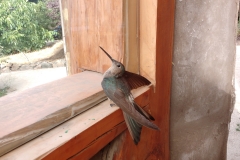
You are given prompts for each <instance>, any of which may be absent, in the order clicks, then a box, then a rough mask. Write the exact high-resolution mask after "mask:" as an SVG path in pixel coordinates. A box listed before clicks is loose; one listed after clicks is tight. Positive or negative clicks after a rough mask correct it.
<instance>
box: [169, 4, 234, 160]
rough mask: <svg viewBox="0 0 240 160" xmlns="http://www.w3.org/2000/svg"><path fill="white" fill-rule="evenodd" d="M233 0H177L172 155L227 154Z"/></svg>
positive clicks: (216, 159)
mask: <svg viewBox="0 0 240 160" xmlns="http://www.w3.org/2000/svg"><path fill="white" fill-rule="evenodd" d="M237 8H238V0H229V1H226V0H218V1H216V0H201V1H199V0H177V1H176V10H175V35H174V53H173V70H172V74H173V75H172V89H171V116H170V154H171V159H172V160H186V159H199V160H200V159H203V160H205V159H208V160H221V159H226V146H227V137H228V130H229V128H228V126H229V121H230V116H231V113H232V108H233V104H234V87H233V75H234V62H235V52H236V51H235V49H236V48H235V44H236V43H235V40H236V20H237V15H238V13H237Z"/></svg>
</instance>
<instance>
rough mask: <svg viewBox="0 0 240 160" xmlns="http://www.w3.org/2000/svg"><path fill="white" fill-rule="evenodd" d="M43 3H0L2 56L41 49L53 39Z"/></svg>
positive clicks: (7, 0) (24, 0)
mask: <svg viewBox="0 0 240 160" xmlns="http://www.w3.org/2000/svg"><path fill="white" fill-rule="evenodd" d="M48 12H49V10H48V9H47V8H46V5H45V4H44V2H43V1H39V3H37V4H36V3H31V2H27V0H2V1H0V48H1V50H2V51H1V52H2V53H3V54H9V53H14V52H28V51H32V50H37V49H41V48H42V47H43V46H44V45H45V43H46V41H49V40H52V39H53V34H54V32H52V31H49V30H48V26H49V25H50V24H51V20H50V19H49V18H47V14H48Z"/></svg>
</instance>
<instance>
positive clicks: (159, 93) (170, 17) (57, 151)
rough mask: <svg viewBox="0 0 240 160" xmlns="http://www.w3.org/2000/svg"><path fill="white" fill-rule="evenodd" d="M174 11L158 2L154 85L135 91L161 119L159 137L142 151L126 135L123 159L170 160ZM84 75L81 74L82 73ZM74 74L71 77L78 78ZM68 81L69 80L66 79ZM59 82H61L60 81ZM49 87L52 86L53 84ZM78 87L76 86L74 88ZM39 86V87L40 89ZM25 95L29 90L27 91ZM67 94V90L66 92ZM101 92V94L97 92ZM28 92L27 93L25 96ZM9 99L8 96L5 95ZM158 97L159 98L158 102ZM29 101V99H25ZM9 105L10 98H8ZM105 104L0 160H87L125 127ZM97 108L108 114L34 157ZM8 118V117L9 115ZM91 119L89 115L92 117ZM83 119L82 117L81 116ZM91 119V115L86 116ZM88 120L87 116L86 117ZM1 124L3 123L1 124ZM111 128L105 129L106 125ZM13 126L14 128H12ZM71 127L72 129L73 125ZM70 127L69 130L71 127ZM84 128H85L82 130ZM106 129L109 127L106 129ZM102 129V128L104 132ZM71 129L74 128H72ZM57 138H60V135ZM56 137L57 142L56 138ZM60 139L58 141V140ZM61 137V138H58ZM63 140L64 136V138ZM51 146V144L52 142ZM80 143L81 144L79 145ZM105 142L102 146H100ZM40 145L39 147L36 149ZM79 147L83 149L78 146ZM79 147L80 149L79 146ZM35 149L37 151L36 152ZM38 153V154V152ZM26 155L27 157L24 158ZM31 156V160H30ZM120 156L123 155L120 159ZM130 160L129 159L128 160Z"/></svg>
mask: <svg viewBox="0 0 240 160" xmlns="http://www.w3.org/2000/svg"><path fill="white" fill-rule="evenodd" d="M174 10H175V1H174V0H170V1H169V0H158V4H157V33H156V35H157V36H156V38H157V40H156V84H155V86H154V89H152V88H151V89H150V90H148V89H146V88H145V89H143V90H142V89H140V90H141V91H137V93H138V94H139V95H135V96H136V99H137V102H138V103H140V104H141V103H142V104H141V105H143V106H144V105H146V104H148V102H149V98H148V97H150V106H153V107H152V108H151V111H152V112H154V113H157V114H161V116H157V117H156V123H157V124H158V125H159V126H160V128H161V132H160V133H153V132H151V133H150V134H151V137H152V138H154V139H155V140H154V141H155V142H151V143H150V144H151V145H150V147H148V148H147V149H146V146H143V145H140V146H138V147H137V149H136V147H135V148H133V146H134V144H130V143H131V142H132V141H131V140H130V136H129V135H128V136H127V137H126V138H125V142H124V144H122V147H120V148H119V150H121V152H122V153H124V156H129V154H132V155H137V154H139V153H140V152H141V154H144V155H146V154H147V152H148V150H152V152H151V153H149V156H148V158H150V159H151V158H153V159H154V158H156V157H157V158H159V157H160V159H170V156H169V113H170V89H171V68H172V51H173V31H174ZM83 73H84V72H83ZM81 74H82V73H80V74H77V75H74V76H78V75H81ZM67 79H69V77H67ZM60 82H61V80H60ZM52 84H55V82H53V83H52ZM75 85H79V84H75ZM41 87H42V86H40V88H41ZM28 91H29V90H28ZM68 91H70V89H69V90H68ZM100 92H101V91H100ZM30 93H32V92H29V94H30ZM9 96H10V95H9ZM160 97H161V98H160ZM28 98H29V97H28ZM9 101H11V96H10V97H9ZM106 107H109V106H108V102H107V101H105V102H102V103H100V104H98V105H97V106H96V107H94V108H91V109H89V110H88V111H86V112H84V113H82V114H81V115H80V116H76V117H74V118H72V117H70V118H71V119H70V120H67V121H65V122H64V123H63V124H60V125H58V126H55V128H54V129H51V130H49V131H47V132H46V133H44V134H43V135H41V136H39V137H37V138H35V139H33V140H31V141H29V142H28V143H26V144H24V145H22V146H20V147H18V148H17V149H15V150H13V151H11V152H9V153H7V154H5V155H4V156H2V157H0V158H3V159H4V158H6V159H7V158H9V157H10V158H12V157H13V158H14V159H24V158H25V159H53V158H59V159H65V158H69V159H77V158H78V157H80V156H81V157H85V158H90V157H91V156H93V155H94V154H95V153H97V152H98V151H99V150H100V149H101V148H103V147H104V146H105V145H106V144H107V143H108V142H110V141H111V140H113V139H114V138H115V137H116V136H118V135H119V134H120V133H121V132H123V131H124V130H125V129H126V125H125V123H124V122H123V116H122V114H121V111H120V110H119V109H117V108H110V110H109V108H107V109H106ZM97 108H101V109H106V111H108V112H104V113H106V115H102V116H103V117H102V118H100V117H99V119H98V120H96V119H95V118H93V119H95V120H93V119H92V120H91V118H88V119H86V120H85V121H83V124H82V125H83V129H82V130H81V131H79V132H77V134H76V135H74V136H72V137H68V139H66V141H64V142H62V143H61V144H58V145H57V146H55V147H53V149H49V150H47V151H45V152H44V153H42V154H38V155H37V154H36V153H39V151H41V147H43V148H44V146H45V147H46V146H49V142H51V141H47V140H46V139H48V138H49V140H50V139H52V140H55V141H57V139H60V138H63V135H64V137H65V136H66V135H68V133H70V132H71V130H65V129H66V128H64V127H65V126H68V125H69V126H70V124H71V123H73V124H75V125H76V124H78V123H74V122H76V121H77V122H78V121H79V119H80V118H81V116H83V115H84V114H88V113H95V111H96V109H97ZM9 114H10V113H9ZM92 115H93V114H92ZM85 116H86V115H85ZM90 116H91V115H90ZM86 117H88V116H86ZM89 121H91V123H90V125H89V126H88V127H86V125H84V123H88V122H89ZM1 123H4V122H3V121H1ZM108 123H109V124H111V125H106V124H108ZM13 125H14V124H13ZM73 126H74V125H73ZM73 126H72V127H73ZM84 126H85V128H84ZM108 126H109V127H108ZM104 127H105V128H104ZM73 128H74V127H73ZM99 128H100V129H102V128H104V131H103V132H99ZM60 134H61V135H60ZM54 135H55V136H57V139H56V137H54ZM59 136H60V137H59ZM61 136H62V137H61ZM148 136H149V135H146V134H143V135H142V137H141V138H143V139H145V138H147V137H148ZM66 137H67V136H66ZM53 142H54V141H53ZM83 142H84V143H83ZM104 142H105V143H104ZM40 144H41V146H40ZM82 144H83V145H82ZM159 144H161V147H159ZM80 145H81V146H80ZM126 145H130V148H131V150H129V149H126V147H125V148H124V146H126ZM38 147H39V148H38ZM38 149H40V150H38ZM130 152H131V153H130ZM26 155H27V156H28V157H26ZM30 155H32V157H31V156H30ZM121 156H123V155H121ZM129 157H131V156H129Z"/></svg>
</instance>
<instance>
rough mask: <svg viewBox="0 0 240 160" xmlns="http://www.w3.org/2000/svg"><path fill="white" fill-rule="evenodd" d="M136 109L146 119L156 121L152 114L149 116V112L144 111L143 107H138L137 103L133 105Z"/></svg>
mask: <svg viewBox="0 0 240 160" xmlns="http://www.w3.org/2000/svg"><path fill="white" fill-rule="evenodd" d="M133 105H134V108H135V109H136V110H137V111H138V112H139V113H141V114H142V115H143V116H144V117H145V118H147V119H148V120H152V121H154V120H155V119H154V118H153V116H152V115H151V114H149V113H148V112H146V111H144V110H143V109H142V107H140V106H138V105H137V104H136V103H133Z"/></svg>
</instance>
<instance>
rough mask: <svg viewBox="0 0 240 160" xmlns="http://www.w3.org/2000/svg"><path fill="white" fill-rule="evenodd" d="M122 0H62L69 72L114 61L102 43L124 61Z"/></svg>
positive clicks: (96, 68)
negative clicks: (107, 54)
mask: <svg viewBox="0 0 240 160" xmlns="http://www.w3.org/2000/svg"><path fill="white" fill-rule="evenodd" d="M122 1H123V0H118V1H106V0H87V1H85V0H66V1H64V0H61V2H62V7H61V8H62V10H63V12H62V14H64V15H63V17H65V21H64V28H65V30H66V31H65V42H66V46H67V50H66V53H67V54H66V56H67V66H68V68H69V73H70V74H75V73H78V72H81V71H83V70H93V71H98V72H101V73H103V72H104V71H106V70H107V69H108V68H109V67H110V65H111V61H110V60H109V58H108V57H107V56H106V55H105V54H104V53H103V52H102V51H101V50H100V49H99V46H102V47H103V48H104V49H105V50H106V51H108V52H109V53H110V55H111V56H112V57H113V58H115V59H116V60H118V61H123V51H124V50H123V49H124V40H123V28H124V24H123V18H122V14H123V13H122V11H123V9H122V6H123V2H122ZM66 15H67V16H66ZM66 17H68V18H67V20H66Z"/></svg>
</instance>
